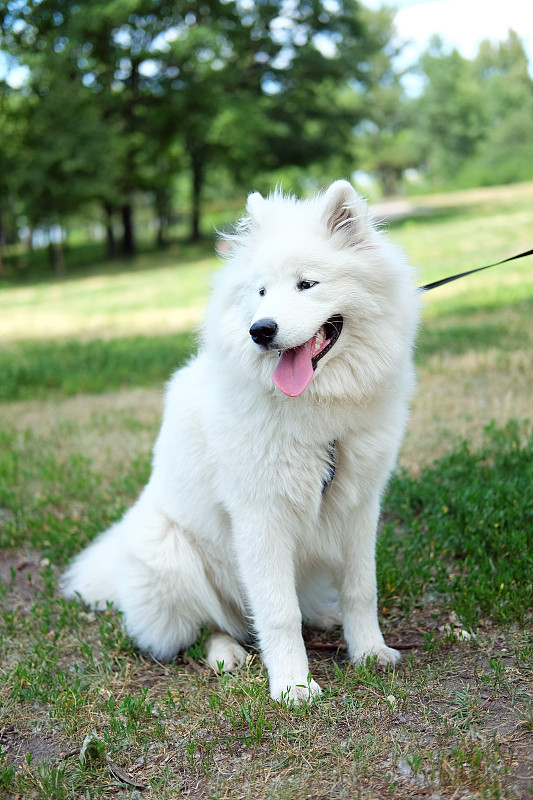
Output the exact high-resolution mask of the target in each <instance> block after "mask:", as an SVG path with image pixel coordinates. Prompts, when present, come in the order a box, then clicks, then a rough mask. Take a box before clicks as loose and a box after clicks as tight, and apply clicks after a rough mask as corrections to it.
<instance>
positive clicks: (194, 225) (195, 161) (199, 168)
mask: <svg viewBox="0 0 533 800" xmlns="http://www.w3.org/2000/svg"><path fill="white" fill-rule="evenodd" d="M191 168H192V217H191V242H199V241H200V239H201V238H202V233H201V231H200V213H201V211H200V206H201V201H202V188H203V184H204V163H203V160H202V157H201V155H200V153H199V152H198V151H196V152H194V151H193V152H192V153H191Z"/></svg>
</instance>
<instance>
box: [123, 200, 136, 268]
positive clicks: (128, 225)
mask: <svg viewBox="0 0 533 800" xmlns="http://www.w3.org/2000/svg"><path fill="white" fill-rule="evenodd" d="M121 212H122V229H123V239H122V255H125V256H133V255H135V239H134V236H133V208H132V205H131V203H124V205H123V206H122V209H121Z"/></svg>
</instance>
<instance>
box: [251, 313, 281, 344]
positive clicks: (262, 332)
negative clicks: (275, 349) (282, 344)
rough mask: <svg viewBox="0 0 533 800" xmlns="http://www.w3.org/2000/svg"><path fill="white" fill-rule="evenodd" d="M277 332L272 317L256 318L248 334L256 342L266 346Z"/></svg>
mask: <svg viewBox="0 0 533 800" xmlns="http://www.w3.org/2000/svg"><path fill="white" fill-rule="evenodd" d="M277 332H278V326H277V325H276V323H275V322H274V320H273V319H258V320H257V322H254V324H253V325H252V327H251V328H250V336H251V337H252V339H253V340H254V342H255V343H256V344H260V345H263V347H266V346H267V345H269V344H270V343H271V342H272V340H273V339H274V336H275V335H276V333H277Z"/></svg>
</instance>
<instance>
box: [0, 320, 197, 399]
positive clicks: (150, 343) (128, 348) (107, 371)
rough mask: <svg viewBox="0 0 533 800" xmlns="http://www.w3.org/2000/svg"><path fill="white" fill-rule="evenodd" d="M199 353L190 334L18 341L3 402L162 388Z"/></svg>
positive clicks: (8, 360)
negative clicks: (139, 388) (80, 339)
mask: <svg viewBox="0 0 533 800" xmlns="http://www.w3.org/2000/svg"><path fill="white" fill-rule="evenodd" d="M194 349H195V338H194V336H193V335H192V334H190V333H175V334H173V335H171V336H132V337H128V338H117V339H112V340H110V341H102V340H101V339H92V340H90V341H88V342H80V341H76V340H66V341H60V342H55V343H53V344H51V343H50V342H42V341H33V340H30V341H29V342H17V343H16V344H14V345H12V347H11V348H9V349H6V351H5V352H4V353H3V355H2V357H1V361H2V380H1V383H0V402H1V401H6V400H26V399H30V398H33V399H35V398H44V397H47V396H50V395H51V394H54V395H56V396H58V395H60V396H69V395H74V394H79V393H82V394H91V393H100V392H108V391H112V390H113V389H119V388H124V387H128V386H129V387H131V386H153V385H162V383H163V382H164V381H166V380H168V378H170V375H171V374H172V373H173V372H174V370H175V369H177V368H178V367H180V366H182V365H183V363H184V362H185V361H186V360H187V359H188V358H189V356H190V355H191V353H192V352H193V350H194Z"/></svg>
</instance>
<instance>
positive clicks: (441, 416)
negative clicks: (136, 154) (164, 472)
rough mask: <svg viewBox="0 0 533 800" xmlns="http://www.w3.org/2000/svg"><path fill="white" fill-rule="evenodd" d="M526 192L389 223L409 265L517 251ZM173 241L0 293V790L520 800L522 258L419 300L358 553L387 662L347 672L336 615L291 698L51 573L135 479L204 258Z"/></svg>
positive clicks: (527, 316)
mask: <svg viewBox="0 0 533 800" xmlns="http://www.w3.org/2000/svg"><path fill="white" fill-rule="evenodd" d="M532 199H533V187H532V186H531V185H523V186H519V187H512V188H511V187H507V188H505V189H500V190H484V191H481V192H474V193H472V192H466V193H457V194H454V195H453V196H450V195H446V196H442V197H441V198H438V197H437V198H435V197H433V198H420V199H417V200H416V201H414V202H415V205H417V206H418V207H421V206H422V204H423V205H424V208H425V210H426V213H425V214H422V215H414V216H413V217H412V218H409V219H407V220H404V221H402V222H399V223H395V224H393V225H391V230H390V233H391V236H392V237H393V238H394V239H395V240H396V241H398V242H400V243H401V244H403V245H404V246H405V248H406V249H407V250H408V252H409V254H410V257H411V258H412V260H413V261H415V262H418V264H419V265H424V269H423V275H422V280H431V279H433V278H435V277H439V276H441V275H443V274H449V273H451V272H455V271H460V270H462V269H467V268H469V267H472V266H477V265H482V264H483V263H490V262H491V261H495V260H498V258H501V257H505V256H507V255H510V254H511V253H513V252H517V251H518V250H519V249H526V248H528V247H529V246H530V245H531V243H530V242H527V241H526V238H527V236H528V230H531V229H533V203H531V200H532ZM428 209H429V211H428ZM429 212H431V213H429ZM177 255H178V256H179V257H178V258H177V259H176V263H173V264H172V265H171V264H170V260H169V256H168V254H159V255H157V256H155V255H154V256H153V257H150V258H149V257H148V256H143V257H142V258H141V260H140V261H139V262H138V263H137V266H136V267H135V268H134V269H132V270H129V271H126V270H125V269H118V270H117V269H116V270H115V271H114V272H112V273H109V274H107V275H104V274H97V269H96V268H93V269H91V270H87V271H86V274H84V275H80V276H79V277H78V278H76V279H70V280H68V281H66V282H64V283H59V284H58V283H53V282H48V283H41V284H39V285H38V286H25V287H20V286H18V287H11V288H5V289H3V290H2V291H1V292H0V332H1V335H2V340H3V345H4V346H3V348H2V351H1V352H0V548H1V549H0V654H1V655H0V797H1V798H4V797H6V798H9V800H14V798H25V800H26V798H28V800H34V799H35V800H41V798H50V800H51V799H52V798H54V800H55V799H56V798H69V800H70V798H111V797H126V796H131V795H133V796H139V795H140V793H141V792H142V793H143V795H144V796H148V797H152V798H154V799H155V800H167V799H168V800H170V799H171V798H172V800H173V799H174V798H176V797H191V798H206V800H207V799H208V798H209V799H211V798H220V799H221V800H222V798H227V797H231V798H243V797H250V798H276V800H278V799H279V800H282V799H283V798H287V800H288V799H289V798H290V800H303V799H304V798H317V799H318V798H324V797H328V798H329V797H331V798H354V797H360V798H363V799H364V800H371V798H376V797H379V798H384V799H386V798H394V797H413V798H428V797H432V796H433V797H441V798H450V799H451V798H452V797H453V798H480V800H481V798H509V800H511V798H526V797H530V796H531V794H530V791H529V790H530V787H531V785H532V777H533V773H532V769H531V765H532V761H531V758H532V734H533V692H532V689H531V687H532V685H533V683H532V680H531V678H532V667H531V665H532V663H533V626H532V624H531V623H532V609H531V606H532V597H533V586H532V577H531V576H532V575H533V551H532V540H531V531H532V530H533V502H532V499H531V484H532V479H533V466H532V465H533V438H532V425H531V421H528V420H527V418H528V417H531V375H532V374H533V371H532V365H531V352H532V350H531V332H532V326H531V311H532V298H533V268H532V267H531V265H530V263H529V262H524V263H522V264H520V263H513V264H512V265H508V266H506V267H498V268H495V269H494V270H489V271H487V272H485V273H482V275H479V276H473V277H472V278H469V279H466V280H465V281H459V282H458V283H456V284H453V285H451V286H449V287H445V288H443V289H439V290H437V291H436V292H435V293H431V294H428V295H427V296H426V298H425V321H424V326H423V332H422V335H421V337H420V341H419V347H418V363H419V388H418V391H417V394H416V396H415V399H414V409H413V416H412V420H411V424H410V428H409V433H408V436H407V439H406V442H405V445H404V448H403V450H402V456H401V464H402V468H401V469H400V470H399V471H398V473H397V474H396V475H395V476H394V478H393V480H392V482H391V485H390V489H389V492H388V495H387V498H386V502H385V512H384V517H383V524H382V533H381V536H380V539H379V553H378V555H379V559H378V565H379V566H378V579H379V587H380V615H381V620H382V626H383V629H384V632H385V636H386V639H387V640H388V642H389V643H390V644H392V645H397V646H400V648H401V649H402V651H403V652H404V659H403V662H402V663H401V664H400V665H399V666H398V667H397V668H395V669H392V668H389V669H388V670H379V669H376V668H375V667H374V666H373V665H371V664H367V665H361V666H358V667H355V666H353V665H351V664H349V663H348V662H347V661H346V657H345V650H344V645H343V639H342V635H341V632H340V631H334V632H332V633H330V634H327V635H326V634H319V633H317V632H316V631H312V630H305V632H304V633H305V638H306V641H307V646H308V651H309V654H310V661H311V669H312V672H313V675H314V676H315V677H316V678H317V679H318V680H319V681H320V682H321V684H322V686H323V687H324V688H325V691H324V696H323V697H322V698H321V699H320V701H318V702H317V703H315V704H313V705H312V706H309V707H307V706H304V707H301V708H298V709H292V710H290V709H287V708H282V707H278V706H277V705H275V704H274V703H272V702H271V701H270V699H269V697H268V689H267V682H266V675H265V671H264V668H263V666H262V663H261V660H260V658H259V656H258V655H257V654H254V653H252V654H251V655H250V658H249V660H248V662H247V664H246V666H245V668H243V670H241V671H240V672H239V673H238V674H236V675H233V676H232V675H220V676H217V675H215V674H213V673H212V672H210V671H209V670H208V669H207V668H206V667H205V665H204V663H203V662H202V648H201V646H196V647H194V648H191V650H190V651H188V652H187V653H185V654H183V655H182V656H180V657H179V658H177V659H176V660H174V661H173V662H172V663H169V664H158V663H157V662H154V661H151V660H150V659H149V658H147V657H146V656H145V655H143V654H141V653H139V652H138V651H137V650H136V649H135V647H134V646H133V644H132V642H131V641H130V640H129V639H128V637H127V636H126V635H125V634H124V632H123V631H122V628H121V623H120V618H119V617H118V616H117V615H116V614H115V612H114V611H112V610H111V609H108V610H107V611H102V612H97V613H95V612H90V611H87V610H86V609H83V608H82V607H80V606H79V605H78V604H77V603H76V602H74V601H66V600H64V599H63V598H61V597H60V596H59V595H58V593H57V591H56V580H57V577H58V574H59V571H60V570H61V568H62V567H63V565H64V564H65V563H66V562H67V561H68V559H69V558H70V557H71V556H72V555H73V554H74V553H75V552H77V551H78V550H79V549H80V548H81V547H82V546H83V545H84V544H85V543H86V542H88V541H89V540H90V539H91V538H92V537H93V536H94V535H95V534H96V533H97V532H98V531H100V530H101V529H102V528H104V527H105V526H107V525H108V524H109V523H110V522H111V521H113V520H114V519H116V518H117V517H119V516H120V515H121V514H122V512H123V510H124V509H125V508H126V507H128V505H130V504H131V502H132V501H133V500H134V499H135V497H136V496H137V494H138V492H139V490H140V488H141V487H142V486H143V484H144V483H145V481H146V479H147V476H148V474H149V466H150V447H151V443H152V442H153V439H154V437H155V434H156V432H157V428H158V424H159V415H160V410H161V387H162V384H163V382H164V381H165V380H166V378H167V377H168V375H169V373H170V371H171V370H172V369H173V368H174V367H175V366H176V365H178V364H179V363H182V362H183V360H184V359H185V358H187V357H188V354H189V353H190V351H191V348H192V347H193V338H191V336H190V334H189V333H188V331H189V329H190V327H191V324H197V322H198V320H199V309H200V308H201V306H202V304H203V300H204V297H205V294H206V290H207V285H208V280H209V275H210V273H211V271H212V270H213V269H215V268H216V261H215V260H214V259H206V257H205V253H200V254H198V253H196V254H195V258H196V259H197V262H196V261H192V262H187V260H186V258H185V257H184V256H186V255H187V254H186V253H183V252H182V253H180V254H177ZM199 256H201V258H199ZM142 259H145V260H144V261H143V260H142ZM196 264H197V265H196ZM43 321H46V326H45V327H44V328H43ZM513 418H517V419H521V420H523V421H522V422H515V421H512V420H513Z"/></svg>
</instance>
